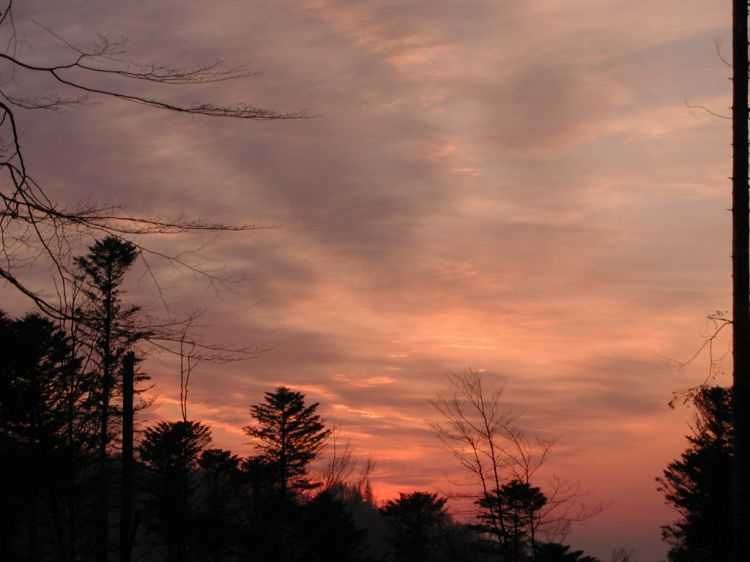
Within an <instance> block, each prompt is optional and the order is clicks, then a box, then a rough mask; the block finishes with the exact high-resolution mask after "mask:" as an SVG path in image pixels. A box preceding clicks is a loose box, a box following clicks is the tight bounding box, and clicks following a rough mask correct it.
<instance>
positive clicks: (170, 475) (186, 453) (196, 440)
mask: <svg viewBox="0 0 750 562" xmlns="http://www.w3.org/2000/svg"><path fill="white" fill-rule="evenodd" d="M210 441H211V433H210V430H209V428H208V427H207V426H205V425H203V424H202V423H200V422H193V421H180V422H159V423H158V424H156V426H154V427H149V428H147V429H146V430H145V432H144V438H143V442H142V443H141V446H140V450H139V452H140V458H141V461H142V462H143V464H144V465H145V466H146V469H147V473H146V474H147V476H146V482H145V488H146V492H147V496H148V508H149V509H148V513H149V519H148V520H147V524H148V526H149V528H150V530H151V531H152V533H153V534H154V535H155V536H156V537H157V539H158V540H159V542H160V543H161V544H160V546H161V547H162V548H163V551H164V555H165V557H164V559H165V560H166V561H167V562H185V561H187V560H189V559H190V555H191V552H192V549H191V546H192V545H191V542H192V540H191V539H192V537H193V535H194V530H195V529H194V518H195V517H194V516H195V502H196V491H197V489H198V473H197V469H198V461H199V457H200V454H201V451H202V450H203V449H204V448H205V447H206V446H207V445H208V444H209V442H210Z"/></svg>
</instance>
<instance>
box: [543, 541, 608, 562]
mask: <svg viewBox="0 0 750 562" xmlns="http://www.w3.org/2000/svg"><path fill="white" fill-rule="evenodd" d="M534 561H535V562H600V561H599V559H598V558H595V557H593V556H588V555H586V554H584V553H583V551H582V550H571V549H570V546H568V545H567V544H560V543H557V542H548V543H542V544H540V545H538V547H537V551H536V558H535V559H534Z"/></svg>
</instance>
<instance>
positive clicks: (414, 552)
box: [380, 492, 448, 562]
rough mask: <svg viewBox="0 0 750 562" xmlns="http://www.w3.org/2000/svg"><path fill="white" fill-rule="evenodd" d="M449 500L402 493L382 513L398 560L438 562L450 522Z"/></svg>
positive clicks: (387, 504)
mask: <svg viewBox="0 0 750 562" xmlns="http://www.w3.org/2000/svg"><path fill="white" fill-rule="evenodd" d="M445 503H446V499H445V498H440V497H438V495H437V494H430V493H426V492H412V493H409V494H404V493H401V494H399V498H398V499H397V500H390V501H389V502H387V503H386V504H385V506H383V507H382V508H381V510H380V512H381V513H382V514H383V517H384V518H385V520H386V521H387V522H388V526H389V528H390V531H391V539H390V544H391V549H392V553H393V556H394V559H395V560H398V561H401V562H428V561H430V560H434V554H435V553H436V552H437V544H438V539H439V536H440V533H441V532H442V529H443V528H444V527H445V525H446V522H447V520H448V514H447V512H446V511H445Z"/></svg>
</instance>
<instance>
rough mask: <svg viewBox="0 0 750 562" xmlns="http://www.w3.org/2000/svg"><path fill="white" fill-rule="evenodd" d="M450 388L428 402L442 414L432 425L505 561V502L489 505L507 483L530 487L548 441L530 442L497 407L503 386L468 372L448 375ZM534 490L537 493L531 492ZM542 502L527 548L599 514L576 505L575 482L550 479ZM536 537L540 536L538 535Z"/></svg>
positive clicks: (509, 414) (595, 509)
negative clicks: (462, 472)
mask: <svg viewBox="0 0 750 562" xmlns="http://www.w3.org/2000/svg"><path fill="white" fill-rule="evenodd" d="M449 381H450V383H451V389H450V391H449V392H448V393H440V394H439V395H438V397H437V399H436V400H433V401H432V402H431V403H432V405H433V406H434V407H435V408H436V409H437V411H438V412H439V413H440V414H441V415H442V417H443V419H442V420H441V421H440V422H437V423H433V424H432V427H433V429H435V430H436V432H437V434H438V436H439V437H440V438H441V440H442V441H443V443H445V444H446V446H447V447H448V448H449V449H450V451H451V452H452V453H453V455H454V456H455V458H456V459H457V460H458V461H459V463H460V464H461V466H463V467H464V468H465V469H466V471H467V473H468V474H469V479H470V481H471V483H473V484H475V485H477V486H478V487H479V490H478V493H477V494H476V497H477V500H478V501H485V505H484V507H483V513H482V526H483V528H484V531H485V533H488V534H491V535H493V536H494V541H495V542H496V543H497V545H498V547H499V548H500V549H501V551H502V554H503V555H504V556H505V557H506V558H510V557H511V556H512V555H513V553H512V552H511V551H510V550H507V549H510V548H511V547H512V544H511V543H509V542H508V537H511V536H513V533H512V532H511V531H510V530H509V529H508V528H506V525H507V523H508V518H507V517H506V514H505V512H504V510H505V509H506V507H507V506H506V504H505V502H502V501H493V497H495V496H496V492H497V491H498V490H502V487H503V485H504V484H506V483H508V482H512V481H517V482H520V483H522V484H524V485H526V486H528V487H529V488H533V486H532V482H533V481H534V480H535V479H536V475H537V472H538V471H539V470H540V469H541V467H542V466H543V465H544V463H545V461H546V459H547V457H548V455H549V454H550V451H551V450H552V447H553V445H554V440H551V439H545V438H540V437H537V438H530V437H529V436H528V435H527V434H526V432H524V431H523V430H522V429H521V428H520V427H519V426H518V424H517V421H516V415H515V414H514V413H513V412H511V411H509V410H507V409H505V408H503V407H502V405H501V403H500V399H501V397H502V393H503V387H502V386H499V387H495V388H494V389H492V388H487V386H486V381H485V377H484V376H483V374H482V373H480V372H479V371H476V370H473V369H469V370H468V371H466V372H464V373H460V374H455V375H450V376H449ZM534 489H538V488H534ZM547 491H548V493H547V494H545V496H546V500H547V501H546V502H545V504H544V507H543V508H542V510H541V511H539V512H538V513H537V514H536V516H535V517H534V518H532V519H530V522H529V527H528V529H527V530H528V533H529V536H530V540H531V543H532V544H535V543H536V542H537V541H539V540H542V539H544V540H561V539H562V538H563V537H564V536H565V535H566V533H567V531H568V529H569V527H570V525H571V524H572V523H574V522H578V521H583V520H586V519H589V518H591V517H593V516H595V515H596V514H598V513H599V512H600V511H601V510H602V506H601V505H598V504H594V505H587V504H586V503H584V502H583V501H582V498H583V496H584V495H585V491H584V490H582V489H581V487H580V485H579V484H577V483H570V482H567V481H565V480H562V479H558V478H553V479H552V480H551V481H550V483H549V485H548V486H547ZM540 535H541V536H540Z"/></svg>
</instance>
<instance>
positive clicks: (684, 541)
mask: <svg viewBox="0 0 750 562" xmlns="http://www.w3.org/2000/svg"><path fill="white" fill-rule="evenodd" d="M731 402H732V395H731V391H730V390H729V389H727V388H722V387H712V388H704V389H701V390H700V391H699V392H698V393H697V394H696V395H695V396H694V397H693V404H694V406H695V408H696V413H695V418H694V424H693V435H691V436H689V437H688V438H687V439H688V441H689V442H690V446H689V447H688V448H687V450H686V451H685V452H684V453H682V455H681V456H680V458H679V459H677V460H674V461H672V462H671V463H669V466H668V467H667V468H666V470H664V475H663V476H662V477H660V478H657V482H658V483H659V490H660V491H662V492H663V493H664V497H665V499H666V502H667V503H668V504H669V505H671V506H672V507H674V508H675V509H676V510H677V512H678V513H679V514H680V516H681V518H680V520H678V521H676V522H674V523H672V524H671V525H666V526H665V527H663V528H662V536H663V538H664V540H666V541H667V543H669V545H670V549H669V553H668V556H669V560H671V561H672V562H683V561H684V562H687V561H691V562H703V561H705V562H708V561H712V562H724V561H729V560H731V558H732V434H733V431H732V430H733V424H732V407H731Z"/></svg>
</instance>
